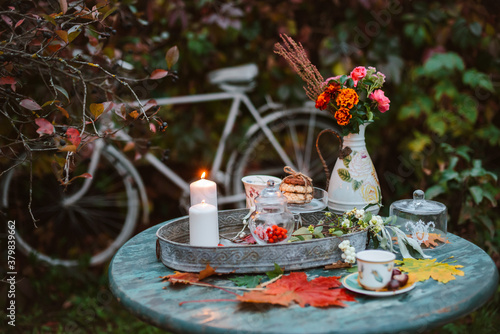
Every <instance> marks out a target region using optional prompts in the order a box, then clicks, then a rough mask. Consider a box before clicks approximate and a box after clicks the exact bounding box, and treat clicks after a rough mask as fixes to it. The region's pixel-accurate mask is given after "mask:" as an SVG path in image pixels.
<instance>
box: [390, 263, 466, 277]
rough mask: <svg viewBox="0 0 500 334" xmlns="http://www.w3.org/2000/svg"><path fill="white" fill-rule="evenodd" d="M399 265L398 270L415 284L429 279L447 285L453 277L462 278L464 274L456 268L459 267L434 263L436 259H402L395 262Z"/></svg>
mask: <svg viewBox="0 0 500 334" xmlns="http://www.w3.org/2000/svg"><path fill="white" fill-rule="evenodd" d="M396 264H399V265H401V267H400V268H399V269H401V271H404V272H407V273H408V276H409V277H410V279H411V280H415V281H416V282H420V281H425V280H428V279H429V278H433V279H434V280H436V281H438V282H442V283H448V282H449V281H452V280H454V279H455V276H454V275H456V276H464V272H463V271H461V270H458V269H457V268H463V266H461V265H454V266H452V265H449V264H448V263H442V262H436V259H407V258H405V259H403V261H396Z"/></svg>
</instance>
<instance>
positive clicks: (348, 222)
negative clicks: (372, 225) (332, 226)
mask: <svg viewBox="0 0 500 334" xmlns="http://www.w3.org/2000/svg"><path fill="white" fill-rule="evenodd" d="M340 225H341V226H342V227H343V228H349V227H351V221H350V220H349V219H347V218H346V219H344V221H343V222H342V224H340Z"/></svg>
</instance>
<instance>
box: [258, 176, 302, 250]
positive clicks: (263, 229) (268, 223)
mask: <svg viewBox="0 0 500 334" xmlns="http://www.w3.org/2000/svg"><path fill="white" fill-rule="evenodd" d="M248 227H249V228H250V232H251V233H252V235H253V237H254V238H255V240H256V241H257V243H259V244H261V245H265V244H273V243H280V242H285V241H287V240H288V239H290V237H291V236H292V233H293V229H294V227H295V219H294V216H293V214H292V213H291V212H290V211H289V210H288V208H287V199H286V197H285V196H284V195H283V194H282V193H281V191H280V190H279V187H278V186H276V185H275V184H274V181H273V180H269V181H267V187H266V188H264V189H263V190H262V191H261V193H260V195H259V196H258V197H256V198H255V211H254V212H252V214H251V215H250V219H249V220H248Z"/></svg>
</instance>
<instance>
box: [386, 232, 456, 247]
mask: <svg viewBox="0 0 500 334" xmlns="http://www.w3.org/2000/svg"><path fill="white" fill-rule="evenodd" d="M406 236H407V237H408V238H412V236H411V235H410V234H408V235H406ZM392 240H394V243H395V244H396V245H397V244H398V241H397V240H398V238H397V237H392ZM438 241H439V242H440V243H444V244H449V243H450V242H449V241H448V240H446V239H445V238H443V237H441V236H440V235H439V234H437V233H429V234H428V236H427V240H421V243H422V244H424V245H425V247H427V248H431V249H432V248H434V247H437V246H438V245H439V244H438Z"/></svg>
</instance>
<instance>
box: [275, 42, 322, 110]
mask: <svg viewBox="0 0 500 334" xmlns="http://www.w3.org/2000/svg"><path fill="white" fill-rule="evenodd" d="M280 37H281V39H282V40H283V45H282V44H280V43H276V44H274V52H275V53H276V54H279V55H280V56H282V57H283V58H285V59H286V61H287V62H288V64H290V66H291V67H292V68H293V70H294V71H295V72H296V73H297V74H298V75H299V76H300V77H301V78H302V80H304V81H305V82H306V83H307V86H304V90H305V91H306V94H307V97H308V98H310V99H311V100H312V101H316V99H317V98H318V96H319V95H320V94H321V93H323V88H324V79H323V76H322V75H321V74H320V73H319V71H318V69H317V68H316V66H314V65H313V64H312V63H311V61H310V60H309V58H308V57H307V54H306V51H305V50H304V48H303V47H302V44H300V43H298V44H297V43H296V42H295V41H294V40H293V39H292V38H291V37H289V36H287V35H286V34H281V35H280Z"/></svg>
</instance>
